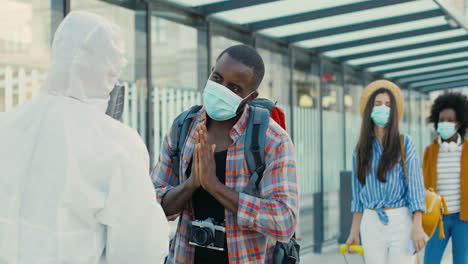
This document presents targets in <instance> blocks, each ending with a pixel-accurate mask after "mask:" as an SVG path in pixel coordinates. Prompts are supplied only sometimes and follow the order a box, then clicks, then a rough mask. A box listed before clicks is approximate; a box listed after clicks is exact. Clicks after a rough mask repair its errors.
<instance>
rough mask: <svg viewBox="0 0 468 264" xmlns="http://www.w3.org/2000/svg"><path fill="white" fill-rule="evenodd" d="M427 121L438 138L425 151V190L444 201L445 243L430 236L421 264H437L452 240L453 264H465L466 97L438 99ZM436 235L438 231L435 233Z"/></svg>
mask: <svg viewBox="0 0 468 264" xmlns="http://www.w3.org/2000/svg"><path fill="white" fill-rule="evenodd" d="M429 120H430V121H431V122H432V123H434V126H435V128H436V130H437V133H438V134H439V137H438V138H436V139H435V140H434V142H433V143H432V144H431V145H429V146H428V147H427V148H426V151H425V153H424V161H423V173H424V182H425V185H426V188H433V189H434V190H436V191H437V192H438V193H439V194H441V195H442V196H444V197H445V200H446V201H447V206H448V213H449V214H448V215H445V216H444V231H445V235H446V236H445V239H439V238H438V236H433V237H432V239H431V240H430V241H429V243H428V244H427V246H426V253H425V257H424V264H435V263H437V264H439V263H440V262H441V259H442V255H443V253H444V251H445V248H446V246H447V243H448V240H449V239H450V238H452V244H453V264H467V263H468V140H467V139H465V138H464V136H465V132H466V130H467V127H468V97H467V96H465V95H463V94H461V93H448V94H443V95H441V96H439V97H438V98H437V99H436V100H435V102H434V105H433V106H432V109H431V116H430V117H429ZM435 233H436V234H437V233H438V230H436V232H435Z"/></svg>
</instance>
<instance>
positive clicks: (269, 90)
mask: <svg viewBox="0 0 468 264" xmlns="http://www.w3.org/2000/svg"><path fill="white" fill-rule="evenodd" d="M258 52H259V53H260V56H262V58H263V61H264V63H265V77H263V81H262V83H261V84H260V88H259V90H258V92H259V93H260V97H264V98H268V99H270V100H272V101H274V102H275V101H276V102H278V104H280V105H289V104H290V90H289V86H290V81H289V80H290V72H289V57H288V56H287V55H285V54H281V53H277V52H273V51H271V50H267V49H263V48H260V49H258Z"/></svg>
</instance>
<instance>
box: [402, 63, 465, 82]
mask: <svg viewBox="0 0 468 264" xmlns="http://www.w3.org/2000/svg"><path fill="white" fill-rule="evenodd" d="M465 69H468V65H467V66H458V67H454V68H448V69H443V70H434V71H427V72H419V73H412V74H406V75H405V74H404V75H399V76H396V77H393V79H396V80H398V81H401V82H404V83H407V82H406V81H405V79H409V78H414V77H419V76H423V75H428V74H437V73H442V72H448V71H456V70H465Z"/></svg>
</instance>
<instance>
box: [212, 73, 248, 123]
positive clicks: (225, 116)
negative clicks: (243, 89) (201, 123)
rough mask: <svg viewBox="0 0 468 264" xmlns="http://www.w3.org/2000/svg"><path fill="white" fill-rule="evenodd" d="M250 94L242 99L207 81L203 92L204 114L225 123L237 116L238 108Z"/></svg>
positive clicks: (227, 89) (225, 88)
mask: <svg viewBox="0 0 468 264" xmlns="http://www.w3.org/2000/svg"><path fill="white" fill-rule="evenodd" d="M252 93H253V92H252ZM252 93H251V94H252ZM251 94H249V95H248V96H247V97H245V98H244V99H242V97H240V96H238V95H237V94H235V93H234V92H232V91H231V90H230V89H229V88H227V87H225V86H223V85H221V84H219V83H217V82H213V81H211V80H208V82H207V83H206V86H205V90H204V91H203V105H204V106H205V109H206V113H207V114H208V116H209V117H211V118H212V119H213V120H216V121H225V120H229V119H231V118H233V117H235V116H236V115H237V113H238V112H237V111H238V110H239V106H240V105H241V104H242V103H243V102H244V100H246V99H247V98H248V97H249V96H250V95H251Z"/></svg>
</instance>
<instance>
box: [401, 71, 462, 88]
mask: <svg viewBox="0 0 468 264" xmlns="http://www.w3.org/2000/svg"><path fill="white" fill-rule="evenodd" d="M464 75H468V72H465V73H454V74H449V75H445V76H438V77H429V78H425V79H424V80H417V81H410V82H404V83H407V84H410V85H411V84H416V83H420V82H428V81H437V80H440V79H446V78H452V77H458V76H464ZM419 87H421V86H419Z"/></svg>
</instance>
